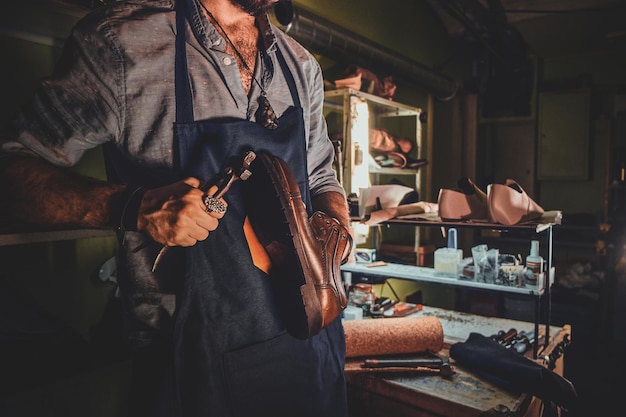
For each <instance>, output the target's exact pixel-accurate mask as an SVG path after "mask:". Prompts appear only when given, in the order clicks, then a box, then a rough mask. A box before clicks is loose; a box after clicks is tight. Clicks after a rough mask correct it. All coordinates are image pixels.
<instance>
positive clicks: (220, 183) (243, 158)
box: [136, 151, 256, 272]
mask: <svg viewBox="0 0 626 417" xmlns="http://www.w3.org/2000/svg"><path fill="white" fill-rule="evenodd" d="M255 158H256V154H255V153H254V152H253V151H247V152H245V153H244V154H241V155H237V156H233V157H231V158H230V160H229V163H228V166H227V167H226V168H225V169H224V170H223V171H222V172H220V173H219V174H217V175H216V176H215V177H214V178H213V179H211V180H210V181H208V182H207V183H205V184H203V185H202V186H201V187H200V190H202V191H204V193H205V196H204V198H203V202H204V205H205V207H206V211H207V213H211V212H219V213H224V212H225V211H226V207H225V206H224V204H223V203H222V202H221V201H220V199H221V198H222V197H223V196H224V194H226V192H227V191H228V190H229V189H230V187H231V186H232V185H233V184H234V183H235V181H238V180H241V181H245V180H247V179H248V178H250V176H251V175H252V171H250V164H251V163H252V161H254V159H255ZM213 186H217V191H215V193H214V194H213V195H209V194H207V191H208V190H209V189H210V188H211V187H213ZM141 248H142V246H140V247H138V248H137V249H136V250H140V249H141ZM168 249H169V246H163V248H161V251H160V252H159V254H158V255H157V257H156V259H155V260H154V264H153V265H152V272H154V271H156V269H157V267H158V266H159V262H160V261H161V259H163V256H164V255H165V254H166V253H167V250H168Z"/></svg>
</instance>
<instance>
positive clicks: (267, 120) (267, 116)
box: [199, 0, 278, 129]
mask: <svg viewBox="0 0 626 417" xmlns="http://www.w3.org/2000/svg"><path fill="white" fill-rule="evenodd" d="M199 3H200V5H201V6H202V8H203V9H204V11H205V12H206V13H207V14H208V15H209V17H210V18H211V20H213V21H214V22H215V24H216V25H217V27H218V28H219V29H220V31H221V32H222V34H223V35H224V38H225V39H226V41H228V43H229V44H230V46H231V47H232V48H233V50H234V51H235V53H236V54H237V58H239V61H241V65H243V67H244V69H245V70H246V71H248V74H250V77H251V78H252V79H253V80H254V82H255V83H256V84H257V85H258V86H259V88H260V89H261V95H260V96H259V99H258V101H259V109H258V110H257V112H256V114H255V117H256V120H257V123H260V124H261V125H262V126H263V127H265V128H267V129H276V128H277V127H278V118H277V117H276V113H275V112H274V109H273V108H272V105H271V104H270V101H269V100H268V99H267V93H266V92H265V89H264V88H263V86H262V85H261V83H260V82H259V81H258V80H257V79H256V77H255V76H254V73H253V72H252V70H251V69H250V67H249V66H248V63H247V62H246V60H245V59H244V58H243V55H241V52H239V50H238V49H237V47H236V46H235V44H234V43H233V41H231V40H230V38H229V37H228V34H227V33H226V31H225V30H224V28H223V27H222V25H220V22H218V21H217V19H216V18H215V16H213V14H212V13H211V12H210V11H209V9H207V7H206V6H205V5H204V3H203V2H202V0H200V1H199Z"/></svg>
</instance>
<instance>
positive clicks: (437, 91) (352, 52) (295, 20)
mask: <svg viewBox="0 0 626 417" xmlns="http://www.w3.org/2000/svg"><path fill="white" fill-rule="evenodd" d="M274 16H275V17H276V20H277V21H278V23H279V24H280V25H282V27H281V29H282V30H283V31H284V32H285V33H287V34H289V35H290V36H292V37H293V38H294V39H296V40H297V41H298V42H300V43H301V44H302V45H303V46H304V47H306V48H308V49H310V50H311V51H315V52H316V53H319V54H322V55H324V56H326V57H328V58H330V59H333V60H335V61H340V62H341V61H348V62H349V63H350V64H354V65H357V66H360V67H363V68H368V69H370V70H371V69H374V68H375V69H378V70H380V71H385V72H387V73H389V74H390V75H394V76H396V75H397V76H400V77H403V78H405V79H407V80H408V81H411V82H414V83H416V84H418V85H420V86H421V87H422V88H424V89H425V90H426V91H428V92H429V93H431V94H433V95H434V96H435V97H437V98H439V99H440V100H448V99H451V98H452V97H454V96H455V94H456V92H457V89H458V86H457V83H456V82H455V81H454V80H453V79H451V78H449V77H447V76H445V75H443V74H441V73H438V72H435V71H433V70H432V69H430V68H428V67H427V66H425V65H423V64H420V63H418V62H415V61H413V60H411V59H409V58H407V57H403V56H401V55H399V54H398V53H396V52H394V51H392V50H391V49H388V48H385V47H384V46H382V45H377V44H375V43H374V42H372V41H371V40H369V39H366V38H364V37H362V36H359V35H357V34H355V33H352V32H349V31H347V30H346V29H344V28H342V27H340V26H337V25H335V24H333V23H331V22H328V21H326V20H323V19H322V18H320V17H319V16H316V15H314V14H312V13H310V12H307V11H305V10H296V9H295V8H294V7H293V4H292V3H291V1H285V0H281V1H279V2H277V3H276V4H275V5H274Z"/></svg>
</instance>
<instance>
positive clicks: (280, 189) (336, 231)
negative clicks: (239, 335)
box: [242, 152, 351, 339]
mask: <svg viewBox="0 0 626 417" xmlns="http://www.w3.org/2000/svg"><path fill="white" fill-rule="evenodd" d="M250 170H251V172H252V175H251V176H250V178H249V179H248V180H247V181H245V182H243V183H242V187H243V188H244V198H245V201H246V206H247V211H248V217H249V218H250V223H251V224H252V227H253V228H254V231H255V233H256V235H257V236H258V239H259V241H260V242H261V244H262V245H263V247H264V248H265V250H266V251H267V253H268V255H269V257H270V259H271V261H272V266H271V269H270V274H269V275H270V277H271V279H272V284H273V287H274V293H275V296H276V303H277V308H278V310H279V312H280V314H281V317H282V318H283V321H284V323H285V327H286V329H287V331H289V333H291V334H292V335H293V336H294V337H297V338H300V339H306V338H308V337H310V336H313V335H315V334H317V333H318V332H319V331H320V330H321V329H322V328H324V327H325V326H326V325H328V324H329V323H330V322H331V321H333V320H334V319H336V318H337V317H339V315H340V314H341V311H342V310H343V309H345V308H346V305H347V299H346V294H345V290H344V286H343V283H342V280H341V271H340V265H341V263H342V261H343V259H342V257H343V254H344V253H346V251H347V248H349V246H350V245H351V236H350V234H349V233H348V231H347V230H346V229H345V228H344V227H343V226H342V225H341V224H339V222H338V221H337V220H335V219H333V218H331V217H329V216H328V215H326V214H325V213H323V212H320V211H318V212H315V213H313V215H312V216H311V218H310V219H309V217H308V214H307V211H306V207H305V205H304V202H303V201H302V196H301V195H300V189H299V187H298V184H297V182H296V180H295V178H294V177H293V175H292V173H291V170H290V169H289V166H288V165H287V163H286V162H285V161H284V160H282V159H281V158H279V157H276V156H273V155H270V154H268V153H263V152H260V153H257V157H256V159H255V160H254V162H253V163H252V165H251V167H250ZM347 252H349V250H348V251H347Z"/></svg>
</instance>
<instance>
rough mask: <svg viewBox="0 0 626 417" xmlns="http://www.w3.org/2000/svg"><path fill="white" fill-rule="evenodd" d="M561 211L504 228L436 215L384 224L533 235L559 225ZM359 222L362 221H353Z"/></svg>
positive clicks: (400, 218)
mask: <svg viewBox="0 0 626 417" xmlns="http://www.w3.org/2000/svg"><path fill="white" fill-rule="evenodd" d="M561 216H562V214H561V211H559V210H553V211H547V212H545V213H544V214H543V216H541V217H540V218H539V219H538V220H536V221H532V222H527V223H522V224H516V225H512V226H506V225H504V224H499V223H488V222H479V221H442V220H441V218H440V217H439V216H438V215H437V214H436V213H419V214H409V215H406V216H399V217H395V218H393V219H390V220H387V221H385V222H384V224H405V225H412V226H429V227H436V226H439V227H464V228H475V229H491V230H504V231H506V230H529V231H534V232H535V233H541V232H543V231H545V230H547V229H549V228H551V227H552V226H555V225H559V224H561ZM353 220H355V221H360V220H362V219H353Z"/></svg>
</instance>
